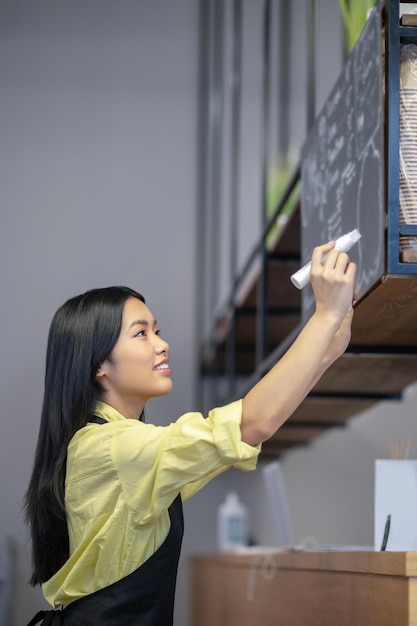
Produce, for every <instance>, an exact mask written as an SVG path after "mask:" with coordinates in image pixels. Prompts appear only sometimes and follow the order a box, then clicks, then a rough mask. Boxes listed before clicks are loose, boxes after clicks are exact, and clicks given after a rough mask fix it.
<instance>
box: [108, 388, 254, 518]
mask: <svg viewBox="0 0 417 626" xmlns="http://www.w3.org/2000/svg"><path fill="white" fill-rule="evenodd" d="M241 419H242V402H241V400H238V401H236V402H233V403H231V404H228V405H226V406H224V407H220V408H216V409H213V410H211V411H210V413H209V415H208V417H207V418H204V417H203V416H202V415H201V413H187V414H185V415H183V416H181V417H180V418H179V419H178V420H177V421H176V422H174V423H172V424H170V425H169V426H160V427H158V426H152V425H150V424H138V425H137V426H135V427H132V428H128V429H126V430H124V431H122V432H120V433H119V434H118V435H117V438H116V439H115V441H114V446H113V453H114V459H115V463H116V467H117V471H118V475H119V478H120V482H121V485H122V488H123V491H124V493H125V497H126V498H127V501H128V502H129V505H130V506H131V507H132V509H134V510H135V511H136V512H137V516H138V517H137V522H138V523H142V524H143V523H147V522H148V521H149V520H150V519H151V518H152V517H154V516H158V515H159V514H160V512H161V511H162V510H164V509H166V508H167V506H169V504H170V503H171V502H172V499H173V498H174V497H175V496H176V495H177V494H178V493H179V492H181V495H182V498H183V499H184V500H185V499H187V498H189V497H190V496H192V495H193V494H194V493H196V492H197V491H198V490H199V489H201V487H203V486H204V485H205V484H207V483H208V482H209V481H210V480H211V479H212V478H214V477H215V476H217V475H219V474H220V473H222V472H223V471H225V470H226V469H228V468H229V467H235V468H237V469H240V470H243V471H250V470H253V469H255V467H256V463H257V459H258V456H259V452H260V446H257V447H254V446H250V445H248V444H246V443H244V442H243V441H242V437H241V430H240V423H241Z"/></svg>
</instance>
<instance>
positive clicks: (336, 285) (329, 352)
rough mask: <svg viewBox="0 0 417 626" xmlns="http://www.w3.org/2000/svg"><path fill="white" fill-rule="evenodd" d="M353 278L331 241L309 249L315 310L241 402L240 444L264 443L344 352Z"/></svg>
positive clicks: (347, 261) (351, 269) (351, 266)
mask: <svg viewBox="0 0 417 626" xmlns="http://www.w3.org/2000/svg"><path fill="white" fill-rule="evenodd" d="M355 279H356V265H355V264H354V263H351V262H350V259H349V256H348V255H347V254H345V253H343V252H338V251H337V250H334V242H330V243H328V244H325V245H323V246H318V247H317V248H315V249H314V252H313V256H312V259H311V283H312V286H313V291H314V295H315V299H316V309H315V312H314V314H313V315H312V317H311V318H310V319H309V321H308V322H307V323H306V325H305V326H304V328H303V329H302V331H301V332H300V334H299V335H298V337H297V339H296V340H295V341H294V343H293V344H292V345H291V347H290V348H289V349H288V351H287V352H286V353H285V354H284V355H283V356H282V358H281V359H280V360H279V361H278V363H276V365H274V367H272V368H271V370H270V371H269V372H268V373H267V374H266V375H265V376H264V377H263V378H262V379H261V380H260V381H259V382H258V383H257V384H256V385H255V386H254V387H253V388H252V389H251V390H250V391H249V392H248V393H247V394H246V396H245V397H244V398H243V412H242V423H241V431H242V440H243V441H244V442H246V443H248V444H251V445H256V444H258V443H261V442H262V441H265V440H266V439H269V438H270V437H271V436H272V435H273V434H274V432H276V431H277V430H278V428H279V427H280V426H281V425H282V424H283V423H284V422H285V421H286V420H287V419H288V418H289V417H290V415H291V414H292V413H293V412H294V411H295V409H296V408H297V407H298V406H299V404H300V403H301V402H302V401H303V400H304V398H305V397H306V396H307V394H308V393H309V391H310V390H311V389H312V388H313V387H314V385H315V384H316V382H317V381H318V380H319V378H320V377H321V376H322V374H323V373H324V372H325V371H326V369H327V368H328V367H329V366H330V365H331V364H332V363H333V362H334V361H335V360H336V359H337V358H338V357H339V356H340V355H341V354H343V352H344V351H345V350H346V348H347V346H348V344H349V341H350V333H351V324H352V317H353V308H352V302H353V297H354V288H355Z"/></svg>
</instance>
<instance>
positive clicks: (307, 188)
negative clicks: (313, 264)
mask: <svg viewBox="0 0 417 626" xmlns="http://www.w3.org/2000/svg"><path fill="white" fill-rule="evenodd" d="M381 39H382V31H381V9H380V4H379V2H378V3H377V6H375V7H374V9H373V10H372V12H371V14H370V16H369V18H368V21H367V23H366V26H365V28H364V30H363V31H362V34H361V36H360V38H359V39H358V42H357V43H356V45H355V47H354V49H353V51H352V52H351V54H350V56H349V58H348V59H347V61H346V63H345V66H344V68H343V71H342V73H341V75H340V77H339V79H338V81H337V83H336V84H335V86H334V88H333V89H332V91H331V93H330V96H329V98H328V99H327V101H326V103H325V105H324V107H323V109H322V111H321V112H320V114H319V115H318V117H317V118H316V120H315V123H314V125H313V127H312V129H311V131H310V132H309V135H308V137H307V140H306V142H305V144H304V146H303V148H302V152H301V224H302V228H301V256H302V263H303V264H304V263H306V262H307V261H309V260H310V258H311V253H312V250H313V248H314V247H315V246H316V245H318V244H321V243H325V242H327V241H330V240H334V239H337V237H340V236H341V235H343V234H345V233H347V232H349V231H351V230H353V229H354V228H357V229H358V230H359V232H360V233H361V235H362V237H361V239H360V240H359V243H357V244H355V246H354V247H353V248H352V250H351V251H350V252H349V255H350V257H351V259H352V261H355V262H356V263H357V264H358V282H357V295H358V297H362V296H363V295H364V294H365V293H366V292H367V291H368V290H369V288H370V287H372V285H373V284H375V282H377V280H378V279H379V278H380V277H381V276H382V274H383V270H384V228H385V218H384V215H385V210H384V200H383V100H382V69H381V59H382V53H381ZM302 309H303V318H304V319H308V317H310V315H311V314H312V312H313V310H314V295H313V291H312V288H311V285H308V286H307V287H305V288H304V289H303V294H302Z"/></svg>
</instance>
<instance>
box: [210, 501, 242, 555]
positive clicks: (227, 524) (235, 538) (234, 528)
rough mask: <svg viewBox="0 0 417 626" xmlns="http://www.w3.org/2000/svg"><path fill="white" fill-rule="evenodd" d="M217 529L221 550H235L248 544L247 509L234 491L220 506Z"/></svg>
mask: <svg viewBox="0 0 417 626" xmlns="http://www.w3.org/2000/svg"><path fill="white" fill-rule="evenodd" d="M217 529H218V549H219V551H220V552H233V551H234V550H235V549H236V547H237V546H245V545H247V509H246V507H245V505H244V504H242V502H241V501H240V500H239V498H238V495H237V493H236V492H234V491H232V492H230V493H228V494H227V496H226V499H225V501H224V502H223V504H221V505H220V507H219V511H218V519H217Z"/></svg>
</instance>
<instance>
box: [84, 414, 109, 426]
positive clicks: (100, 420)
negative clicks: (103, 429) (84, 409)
mask: <svg viewBox="0 0 417 626" xmlns="http://www.w3.org/2000/svg"><path fill="white" fill-rule="evenodd" d="M88 421H89V422H94V423H95V424H107V420H105V419H104V417H99V416H98V415H92V416H91V417H90V419H89V420H88Z"/></svg>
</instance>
